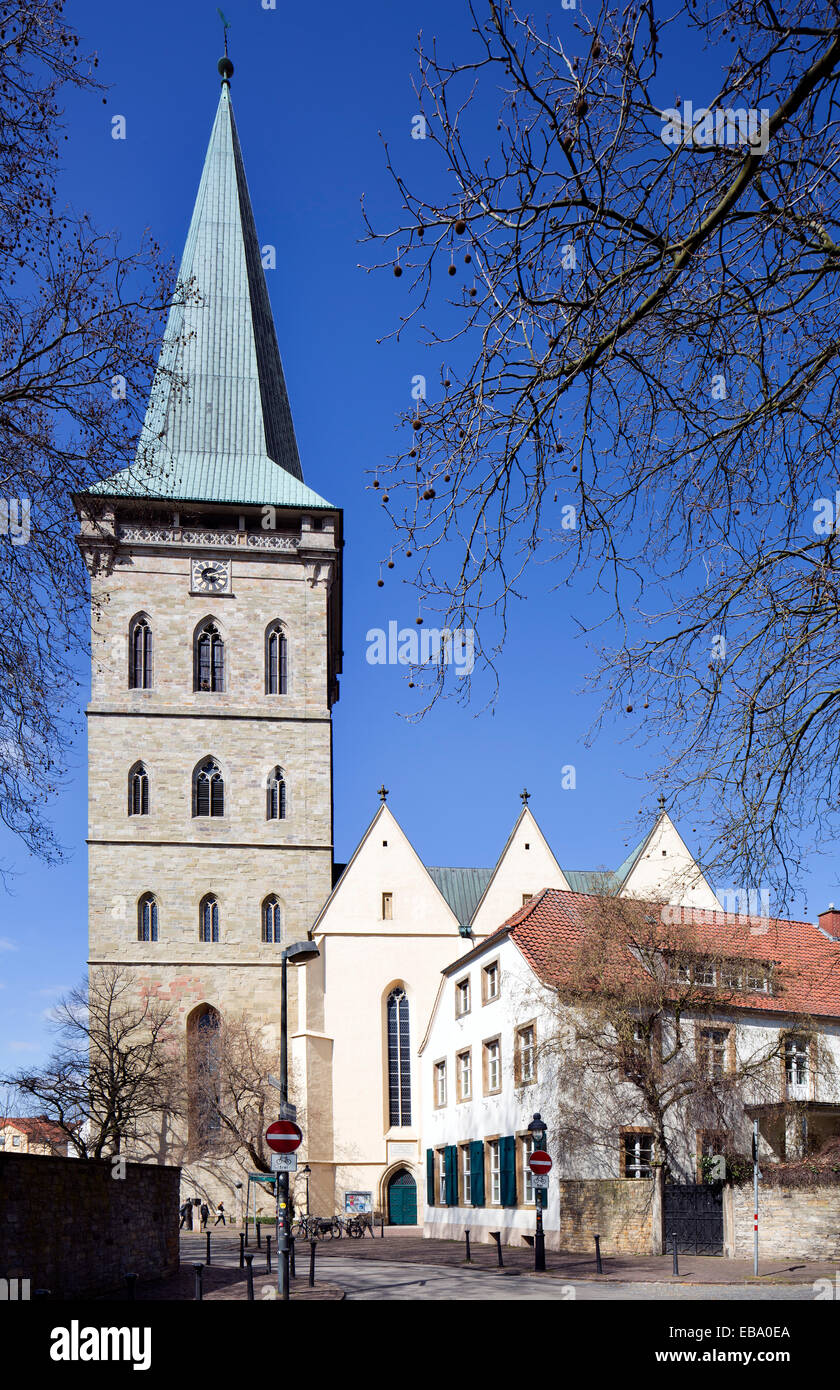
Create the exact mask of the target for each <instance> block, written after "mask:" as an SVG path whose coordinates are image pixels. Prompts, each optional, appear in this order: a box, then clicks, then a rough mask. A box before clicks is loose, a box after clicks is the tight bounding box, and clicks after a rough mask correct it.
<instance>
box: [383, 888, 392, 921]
mask: <svg viewBox="0 0 840 1390" xmlns="http://www.w3.org/2000/svg"><path fill="white" fill-rule="evenodd" d="M393 916H394V895H393V893H383V894H382V920H383V922H390V921H392V920H393Z"/></svg>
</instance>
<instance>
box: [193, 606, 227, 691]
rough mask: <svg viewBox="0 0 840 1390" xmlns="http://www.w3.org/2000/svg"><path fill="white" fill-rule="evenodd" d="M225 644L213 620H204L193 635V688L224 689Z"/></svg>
mask: <svg viewBox="0 0 840 1390" xmlns="http://www.w3.org/2000/svg"><path fill="white" fill-rule="evenodd" d="M224 688H225V644H224V642H223V641H222V635H221V633H220V632H219V629H218V628H217V627H216V624H215V623H214V622H206V623H204V624H203V626H202V627H200V628H199V630H198V632H197V633H196V636H195V680H194V689H195V690H216V691H218V690H224Z"/></svg>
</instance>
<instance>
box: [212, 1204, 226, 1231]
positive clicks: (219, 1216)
mask: <svg viewBox="0 0 840 1390" xmlns="http://www.w3.org/2000/svg"><path fill="white" fill-rule="evenodd" d="M220 1221H221V1223H222V1225H223V1226H226V1225H227V1222H226V1221H225V1204H224V1202H220V1203H219V1205H218V1206H217V1207H216V1220H215V1221H214V1222H213V1225H214V1226H218V1224H219V1222H220Z"/></svg>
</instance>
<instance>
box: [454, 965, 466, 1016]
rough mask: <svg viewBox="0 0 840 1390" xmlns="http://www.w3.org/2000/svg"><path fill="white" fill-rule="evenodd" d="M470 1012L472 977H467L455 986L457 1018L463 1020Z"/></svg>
mask: <svg viewBox="0 0 840 1390" xmlns="http://www.w3.org/2000/svg"><path fill="white" fill-rule="evenodd" d="M469 1011H470V977H469V975H467V976H466V977H465V978H464V979H463V980H459V981H458V983H457V984H456V986H455V1017H456V1018H463V1017H464V1014H468V1013H469Z"/></svg>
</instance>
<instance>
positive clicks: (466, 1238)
mask: <svg viewBox="0 0 840 1390" xmlns="http://www.w3.org/2000/svg"><path fill="white" fill-rule="evenodd" d="M464 1239H465V1240H466V1242H467V1258H466V1260H465V1261H464V1264H468V1265H471V1264H472V1255H471V1254H470V1233H469V1231H464Z"/></svg>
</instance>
